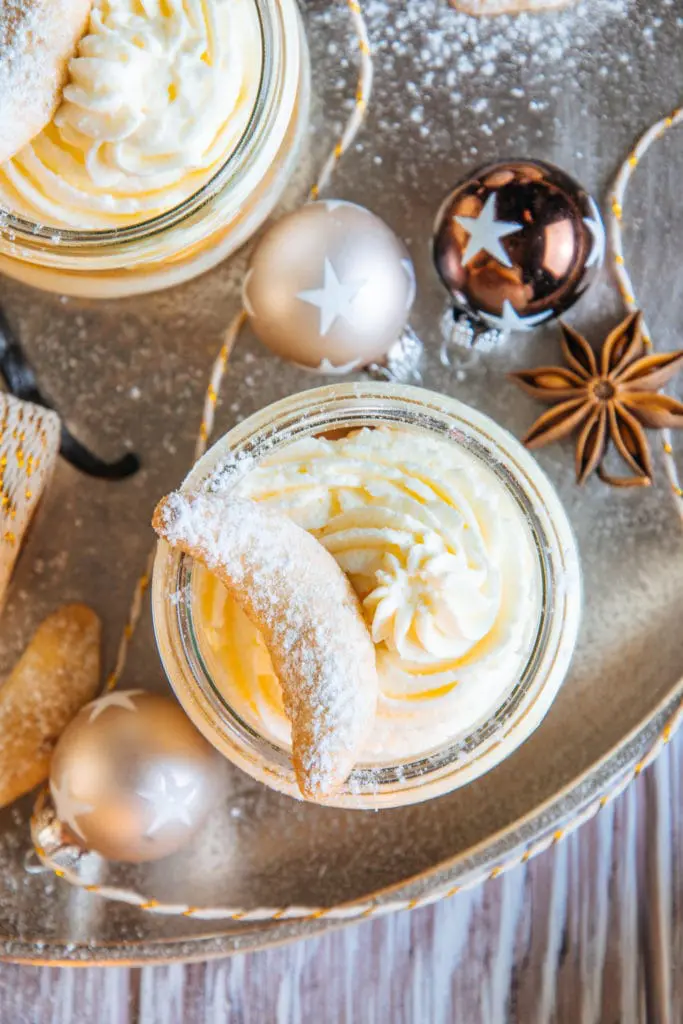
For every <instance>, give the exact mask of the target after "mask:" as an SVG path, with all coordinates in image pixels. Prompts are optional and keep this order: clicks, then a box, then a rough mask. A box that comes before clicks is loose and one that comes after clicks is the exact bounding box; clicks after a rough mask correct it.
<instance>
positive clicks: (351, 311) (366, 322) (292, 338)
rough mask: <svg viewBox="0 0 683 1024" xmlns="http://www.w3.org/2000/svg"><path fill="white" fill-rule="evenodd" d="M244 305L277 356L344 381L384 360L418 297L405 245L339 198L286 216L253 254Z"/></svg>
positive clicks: (382, 225) (365, 212)
mask: <svg viewBox="0 0 683 1024" xmlns="http://www.w3.org/2000/svg"><path fill="white" fill-rule="evenodd" d="M243 294H244V307H245V311H246V313H247V316H248V318H249V323H250V326H251V328H252V330H253V331H254V333H255V334H256V336H257V337H258V338H259V339H260V340H261V341H262V342H263V344H264V345H266V346H267V347H268V348H269V349H271V350H272V351H273V352H274V353H275V354H276V355H279V356H281V357H282V358H284V359H289V360H291V361H292V362H294V363H297V364H298V365H299V366H303V367H305V368H307V369H311V370H316V371H318V372H320V373H330V374H332V375H339V374H342V373H345V372H351V371H352V370H353V369H357V368H362V367H364V366H368V365H369V364H371V363H375V362H377V361H379V360H381V359H383V357H384V356H385V355H386V353H387V352H388V351H389V349H390V348H391V347H392V345H394V343H395V342H396V341H397V340H398V338H400V337H401V335H402V333H403V329H404V327H405V325H406V323H407V320H408V314H409V312H410V309H411V307H412V303H413V299H414V297H415V274H414V271H413V265H412V262H411V259H410V256H409V254H408V251H407V249H406V247H405V246H404V244H403V243H402V242H401V240H400V239H399V238H397V236H396V235H395V234H394V232H393V231H392V230H391V228H390V227H389V226H388V225H387V224H385V223H384V221H382V220H380V219H379V217H376V216H375V215H374V214H373V213H370V211H369V210H366V209H364V208H363V207H361V206H356V205H355V204H354V203H348V202H345V201H344V200H340V199H333V200H324V201H319V202H315V203H308V204H307V205H306V206H303V207H302V208H301V209H299V210H297V211H295V212H294V213H291V214H289V216H287V217H283V218H282V220H280V221H278V222H277V223H276V224H274V225H273V226H272V227H271V228H270V230H269V231H267V232H266V234H265V235H264V236H263V238H262V239H261V241H260V242H259V244H258V245H257V247H256V249H255V250H254V253H253V256H252V259H251V262H250V265H249V270H248V272H247V276H246V279H245V284H244V289H243Z"/></svg>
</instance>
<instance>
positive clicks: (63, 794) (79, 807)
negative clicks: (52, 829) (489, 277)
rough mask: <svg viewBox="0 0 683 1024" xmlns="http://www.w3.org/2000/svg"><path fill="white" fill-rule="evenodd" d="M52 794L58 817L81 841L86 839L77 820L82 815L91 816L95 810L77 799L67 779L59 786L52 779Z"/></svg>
mask: <svg viewBox="0 0 683 1024" xmlns="http://www.w3.org/2000/svg"><path fill="white" fill-rule="evenodd" d="M50 792H51V794H52V800H53V802H54V805H55V810H56V812H57V817H58V818H59V820H60V821H61V822H63V823H64V824H65V825H68V826H69V828H70V829H71V831H72V832H75V833H76V835H77V836H80V837H81V839H85V836H84V835H83V832H82V830H81V826H80V825H79V824H78V822H77V820H76V819H77V818H79V817H80V815H81V814H89V813H90V811H94V810H95V808H94V807H93V806H92V805H91V804H86V803H83V801H82V800H78V799H76V797H74V796H73V795H72V793H71V790H70V789H69V785H68V782H67V780H66V779H62V785H61V786H58V785H57V783H56V782H55V781H54V779H52V780H51V781H50Z"/></svg>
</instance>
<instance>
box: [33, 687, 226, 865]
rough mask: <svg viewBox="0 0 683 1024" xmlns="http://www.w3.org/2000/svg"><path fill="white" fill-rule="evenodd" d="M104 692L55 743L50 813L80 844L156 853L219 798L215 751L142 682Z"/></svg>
mask: <svg viewBox="0 0 683 1024" xmlns="http://www.w3.org/2000/svg"><path fill="white" fill-rule="evenodd" d="M113 696H119V697H128V698H130V699H129V701H128V702H126V701H125V700H123V701H119V702H118V703H116V702H112V701H111V700H109V698H111V697H113ZM107 700H109V703H108V704H107V705H106V707H105V709H104V711H101V712H100V714H98V715H95V716H93V715H92V713H91V711H92V705H89V706H86V707H85V708H83V709H82V710H81V711H80V712H79V713H78V714H77V715H76V717H75V718H74V720H73V721H72V722H71V724H70V725H69V726H68V727H67V728H66V729H65V731H64V732H63V734H62V736H61V737H60V739H59V742H58V743H57V746H56V748H55V752H54V755H53V758H52V764H51V767H50V791H51V793H52V799H53V803H54V807H55V813H56V815H57V817H58V818H59V820H60V821H62V822H63V823H64V824H65V825H67V826H68V827H69V829H71V831H72V832H73V833H74V834H75V835H77V836H78V839H79V842H80V843H81V845H82V846H83V847H84V848H85V849H86V850H90V851H94V852H97V853H100V854H102V856H104V857H107V858H109V859H110V860H122V861H131V862H135V861H147V860H158V859H159V858H160V857H166V856H168V855H169V854H171V853H174V852H175V851H176V850H178V849H180V847H181V846H183V845H184V844H185V843H186V842H188V840H190V839H191V838H192V836H193V835H194V834H195V833H196V832H197V830H198V829H199V828H200V827H201V825H202V823H203V822H204V821H205V819H206V817H207V816H208V814H209V812H210V811H211V809H212V807H213V806H215V803H216V801H217V800H218V799H220V783H221V779H222V771H223V759H222V758H221V757H220V756H219V755H218V754H217V753H216V751H215V750H214V749H213V747H211V746H210V745H209V744H208V743H207V741H206V740H205V739H204V738H203V736H202V735H201V734H200V733H199V732H197V730H196V729H195V728H194V726H193V725H192V723H191V722H190V720H189V718H188V717H187V715H186V714H185V713H184V711H183V710H182V709H181V708H180V707H179V706H178V704H176V703H175V701H172V700H169V699H168V698H166V697H159V696H157V695H156V694H151V693H146V692H144V691H142V690H135V691H127V692H125V691H124V692H122V693H121V694H118V695H117V694H109V695H108V697H107ZM100 703H101V702H100ZM110 708H113V709H115V710H116V713H115V712H114V710H111V711H110V710H109V709H110ZM105 712H106V713H105ZM75 794H76V795H75Z"/></svg>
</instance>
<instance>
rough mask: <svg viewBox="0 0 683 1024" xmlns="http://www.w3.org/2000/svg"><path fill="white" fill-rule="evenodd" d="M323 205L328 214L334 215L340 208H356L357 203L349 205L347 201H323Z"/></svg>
mask: <svg viewBox="0 0 683 1024" xmlns="http://www.w3.org/2000/svg"><path fill="white" fill-rule="evenodd" d="M322 205H323V206H324V207H325V209H326V210H327V212H328V213H334V211H335V210H338V209H339V208H340V207H342V209H343V207H345V206H355V203H347V202H346V200H345V199H323V200H322Z"/></svg>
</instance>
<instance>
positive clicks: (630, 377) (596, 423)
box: [510, 313, 683, 487]
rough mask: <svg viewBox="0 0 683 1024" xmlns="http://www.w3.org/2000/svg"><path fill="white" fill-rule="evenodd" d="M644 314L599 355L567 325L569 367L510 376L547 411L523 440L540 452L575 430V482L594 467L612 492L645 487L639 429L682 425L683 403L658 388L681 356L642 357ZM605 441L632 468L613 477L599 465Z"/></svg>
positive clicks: (645, 452)
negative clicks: (613, 488) (610, 486)
mask: <svg viewBox="0 0 683 1024" xmlns="http://www.w3.org/2000/svg"><path fill="white" fill-rule="evenodd" d="M642 322H643V317H642V313H632V314H631V315H630V316H627V317H626V319H625V320H624V321H623V322H622V323H620V324H619V326H618V327H616V328H615V329H614V330H613V331H612V333H611V334H610V335H609V336H608V338H607V340H606V341H605V343H604V345H603V346H602V350H601V352H600V353H599V354H598V353H596V352H594V351H593V349H592V348H591V346H590V345H589V344H588V342H587V341H586V339H585V338H583V337H582V336H581V335H580V334H578V333H577V332H576V331H575V330H573V329H572V328H571V327H568V326H567V325H566V324H560V326H561V328H562V352H563V355H564V359H565V362H566V364H567V366H566V367H565V366H542V367H539V368H538V369H536V370H524V371H522V372H521V373H512V374H510V377H511V379H512V380H514V381H515V382H516V383H517V384H519V386H520V387H521V388H523V389H524V390H525V391H526V392H527V393H528V394H530V395H532V396H533V397H534V398H537V399H539V401H541V402H547V403H549V404H551V405H552V406H553V408H552V409H549V410H548V412H545V413H543V415H542V416H540V417H539V419H538V420H536V422H535V423H534V425H533V427H532V428H531V430H530V431H529V433H528V434H527V435H526V437H525V438H524V439H523V443H524V444H525V445H526V446H527V448H531V449H534V448H542V447H543V445H546V444H551V443H552V442H553V441H559V440H561V439H562V438H564V437H567V436H568V435H569V434H571V433H572V432H573V431H575V430H578V431H579V435H578V438H577V442H576V479H577V480H578V482H579V483H580V484H582V483H584V481H585V480H586V479H587V478H588V477H589V476H590V474H591V473H592V472H594V471H596V470H597V473H598V475H599V476H600V479H601V480H603V481H604V482H605V483H607V484H612V485H613V486H614V487H647V486H649V484H651V483H652V458H651V456H650V449H649V447H648V442H647V438H646V436H645V431H644V430H643V427H652V428H655V429H659V430H661V429H663V428H665V427H672V428H681V427H683V403H682V402H678V401H677V400H676V399H675V398H670V397H669V396H668V395H660V394H658V391H659V389H660V388H662V387H663V386H664V385H665V384H666V383H667V381H669V380H670V379H671V378H672V377H673V375H674V374H675V373H676V372H677V371H678V370H680V369H681V368H682V367H683V351H679V352H665V353H662V354H661V355H655V354H654V353H651V354H650V355H646V354H645V353H646V347H645V343H644V341H643V334H642ZM610 441H611V442H612V443H613V445H614V447H615V448H616V450H617V451H618V453H619V455H620V456H621V458H622V459H623V460H624V462H625V463H626V465H627V466H628V468H629V469H630V471H631V474H630V475H628V476H621V477H615V476H611V475H610V474H609V473H608V472H607V471H606V470H605V468H604V466H603V461H604V458H605V455H606V454H607V449H608V447H609V443H610Z"/></svg>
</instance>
